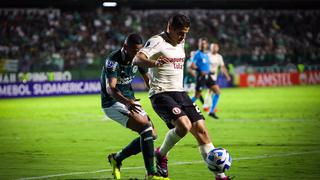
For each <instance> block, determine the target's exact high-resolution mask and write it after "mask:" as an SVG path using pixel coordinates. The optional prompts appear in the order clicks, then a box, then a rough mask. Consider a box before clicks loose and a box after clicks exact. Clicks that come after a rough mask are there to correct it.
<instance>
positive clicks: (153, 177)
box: [146, 175, 170, 180]
mask: <svg viewBox="0 0 320 180" xmlns="http://www.w3.org/2000/svg"><path fill="white" fill-rule="evenodd" d="M146 180H170V179H169V178H165V177H162V176H158V175H151V176H146Z"/></svg>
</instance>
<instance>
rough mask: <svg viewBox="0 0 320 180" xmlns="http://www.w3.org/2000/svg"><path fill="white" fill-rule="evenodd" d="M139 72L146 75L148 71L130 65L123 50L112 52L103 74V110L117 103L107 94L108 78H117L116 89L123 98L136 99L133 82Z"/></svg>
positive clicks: (101, 79)
mask: <svg viewBox="0 0 320 180" xmlns="http://www.w3.org/2000/svg"><path fill="white" fill-rule="evenodd" d="M138 70H139V72H140V73H141V74H146V73H147V70H146V69H142V68H138V66H136V65H132V63H130V64H128V63H127V61H126V60H125V53H124V52H123V51H121V50H117V51H114V52H112V53H111V54H110V55H109V56H108V57H107V59H106V61H105V63H104V66H103V68H102V72H101V78H100V83H101V105H102V108H107V107H110V106H112V105H113V104H114V103H116V102H117V100H116V99H115V98H113V97H112V96H111V95H110V94H108V93H107V89H106V88H107V87H108V83H107V82H108V80H107V79H108V78H111V77H113V78H117V85H116V88H117V89H118V90H119V91H120V92H121V94H122V95H123V96H125V97H126V98H128V99H134V98H135V97H134V92H133V90H132V86H131V82H132V80H133V78H134V77H135V74H136V72H137V71H138Z"/></svg>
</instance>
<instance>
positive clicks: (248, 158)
mask: <svg viewBox="0 0 320 180" xmlns="http://www.w3.org/2000/svg"><path fill="white" fill-rule="evenodd" d="M312 153H320V151H309V152H293V153H287V154H274V155H259V156H251V157H242V158H241V157H240V158H233V159H232V160H233V161H241V160H253V159H266V158H274V157H284V156H295V155H301V154H312ZM199 163H203V161H190V162H174V163H171V164H170V166H174V165H185V164H199ZM143 168H144V166H138V167H126V168H122V169H126V170H131V169H143ZM109 171H112V169H103V170H97V171H87V172H71V173H63V174H52V175H46V176H36V177H26V178H19V179H16V180H29V179H48V178H53V177H62V176H71V175H81V174H95V173H100V172H109Z"/></svg>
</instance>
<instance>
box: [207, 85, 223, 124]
mask: <svg viewBox="0 0 320 180" xmlns="http://www.w3.org/2000/svg"><path fill="white" fill-rule="evenodd" d="M210 89H211V90H212V91H213V92H214V93H213V94H212V96H211V98H212V105H211V108H210V111H209V116H211V117H213V118H215V119H218V116H217V115H216V114H215V109H216V108H217V104H218V101H219V98H220V87H219V85H217V84H215V85H212V86H211V87H210Z"/></svg>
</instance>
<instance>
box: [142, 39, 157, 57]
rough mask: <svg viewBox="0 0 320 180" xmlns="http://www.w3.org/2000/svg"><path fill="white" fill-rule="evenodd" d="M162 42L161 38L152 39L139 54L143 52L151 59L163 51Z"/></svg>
mask: <svg viewBox="0 0 320 180" xmlns="http://www.w3.org/2000/svg"><path fill="white" fill-rule="evenodd" d="M161 42H162V38H161V37H160V36H155V37H152V38H150V39H149V40H148V41H147V42H146V44H145V45H144V47H143V48H142V49H141V50H140V51H139V52H142V53H143V54H145V55H146V56H147V58H150V57H151V56H153V55H155V54H157V53H159V52H160V51H161Z"/></svg>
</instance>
